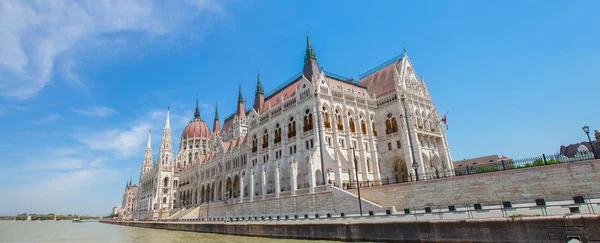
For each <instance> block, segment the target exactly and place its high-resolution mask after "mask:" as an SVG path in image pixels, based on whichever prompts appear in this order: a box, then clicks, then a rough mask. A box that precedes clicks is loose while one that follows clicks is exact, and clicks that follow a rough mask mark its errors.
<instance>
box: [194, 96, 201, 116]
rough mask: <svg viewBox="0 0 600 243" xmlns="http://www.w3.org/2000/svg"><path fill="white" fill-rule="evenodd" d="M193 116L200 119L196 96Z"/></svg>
mask: <svg viewBox="0 0 600 243" xmlns="http://www.w3.org/2000/svg"><path fill="white" fill-rule="evenodd" d="M194 118H195V119H200V109H199V108H198V98H196V111H194Z"/></svg>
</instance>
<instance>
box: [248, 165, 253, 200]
mask: <svg viewBox="0 0 600 243" xmlns="http://www.w3.org/2000/svg"><path fill="white" fill-rule="evenodd" d="M249 190H250V192H249V194H250V202H252V201H254V170H251V171H250V189H249Z"/></svg>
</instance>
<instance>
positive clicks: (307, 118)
mask: <svg viewBox="0 0 600 243" xmlns="http://www.w3.org/2000/svg"><path fill="white" fill-rule="evenodd" d="M312 129H313V118H312V114H311V113H310V109H306V110H305V111H304V131H305V132H308V131H310V130H312Z"/></svg>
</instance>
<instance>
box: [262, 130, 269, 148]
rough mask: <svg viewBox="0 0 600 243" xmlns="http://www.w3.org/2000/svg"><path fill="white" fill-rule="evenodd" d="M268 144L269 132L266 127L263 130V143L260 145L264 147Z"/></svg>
mask: <svg viewBox="0 0 600 243" xmlns="http://www.w3.org/2000/svg"><path fill="white" fill-rule="evenodd" d="M268 146H269V132H268V131H267V129H265V131H264V132H263V144H262V147H263V148H266V147H268Z"/></svg>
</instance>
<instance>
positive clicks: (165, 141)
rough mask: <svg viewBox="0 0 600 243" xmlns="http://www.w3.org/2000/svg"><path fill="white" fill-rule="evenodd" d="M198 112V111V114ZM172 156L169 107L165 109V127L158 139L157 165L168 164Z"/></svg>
mask: <svg viewBox="0 0 600 243" xmlns="http://www.w3.org/2000/svg"><path fill="white" fill-rule="evenodd" d="M199 115H200V113H198V116H199ZM172 156H173V146H172V144H171V122H170V118H169V109H167V116H166V118H165V127H164V128H163V135H162V139H161V141H160V149H159V151H158V160H159V163H158V165H159V167H161V166H168V165H170V164H171V157H172Z"/></svg>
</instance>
